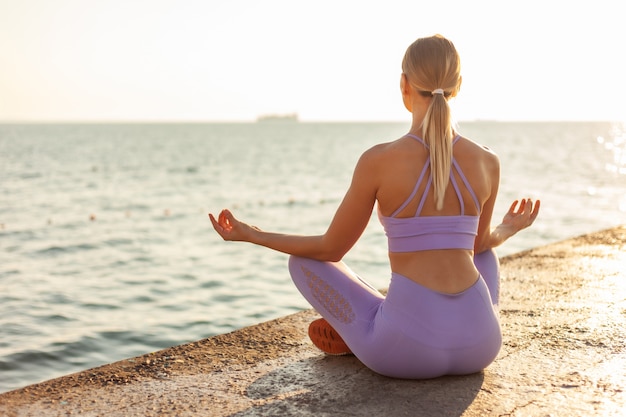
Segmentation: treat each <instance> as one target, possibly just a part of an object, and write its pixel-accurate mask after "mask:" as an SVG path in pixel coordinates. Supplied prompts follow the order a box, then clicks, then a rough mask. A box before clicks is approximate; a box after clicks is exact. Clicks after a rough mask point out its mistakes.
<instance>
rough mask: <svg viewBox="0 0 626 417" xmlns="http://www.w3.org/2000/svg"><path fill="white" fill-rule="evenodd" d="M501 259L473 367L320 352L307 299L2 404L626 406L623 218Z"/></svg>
mask: <svg viewBox="0 0 626 417" xmlns="http://www.w3.org/2000/svg"><path fill="white" fill-rule="evenodd" d="M528 233H532V232H528ZM501 262H502V293H501V319H502V327H503V334H504V344H503V349H502V351H501V353H500V355H499V357H498V358H497V360H496V361H495V362H494V363H493V364H492V365H491V366H490V367H489V368H487V369H486V370H485V371H484V372H481V373H478V374H473V375H468V376H463V377H443V378H437V379H432V380H426V381H409V380H395V379H390V378H386V377H382V376H379V375H377V374H374V373H373V372H371V371H369V370H368V369H367V368H365V367H364V366H363V365H361V364H360V362H359V361H358V360H357V359H356V358H354V357H351V356H340V357H332V356H324V355H323V354H321V353H320V352H319V351H317V350H316V349H315V348H314V347H313V345H311V343H310V342H309V340H308V338H307V335H306V330H307V326H308V323H309V322H310V321H311V320H312V319H313V318H314V317H317V314H316V313H315V312H314V311H311V310H309V311H304V312H301V313H297V314H294V315H291V316H287V317H283V318H280V319H277V320H273V321H270V322H266V323H261V324H259V325H256V326H252V327H248V328H245V329H241V330H238V331H235V332H232V333H228V334H224V335H219V336H215V337H212V338H209V339H205V340H201V341H198V342H194V343H190V344H186V345H181V346H176V347H172V348H169V349H165V350H162V351H159V352H156V353H152V354H147V355H144V356H139V357H136V358H132V359H127V360H123V361H120V362H116V363H113V364H110V365H105V366H102V367H99V368H94V369H90V370H86V371H83V372H79V373H76V374H72V375H68V376H65V377H62V378H58V379H54V380H50V381H46V382H43V383H40V384H36V385H31V386H28V387H25V388H22V389H19V390H15V391H11V392H7V393H4V394H0V415H6V416H75V415H80V416H101V415H106V416H133V415H141V416H157V415H158V416H164V415H172V416H187V415H203V416H252V415H259V416H265V415H267V416H276V415H292V416H294V415H296V416H297V415H301V416H311V415H315V416H336V415H349V416H361V415H363V416H365V415H367V416H371V415H393V416H401V415H407V416H499V415H506V416H539V415H541V416H545V415H551V416H557V415H558V416H612V415H615V416H617V415H622V413H623V410H624V409H625V407H626V394H625V393H624V389H625V388H626V376H625V369H626V340H625V337H626V331H625V329H626V326H625V324H626V227H624V226H622V227H616V228H613V229H609V230H605V231H601V232H598V233H593V234H590V235H585V236H581V237H578V238H574V239H570V240H566V241H563V242H559V243H555V244H551V245H548V246H545V247H541V248H537V249H533V250H530V251H526V252H522V253H519V254H516V255H513V256H509V257H506V258H503V259H502V260H501Z"/></svg>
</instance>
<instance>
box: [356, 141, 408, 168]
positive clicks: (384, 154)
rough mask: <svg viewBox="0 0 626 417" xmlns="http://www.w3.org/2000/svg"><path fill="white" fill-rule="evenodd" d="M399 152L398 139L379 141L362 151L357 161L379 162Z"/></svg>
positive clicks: (400, 150)
mask: <svg viewBox="0 0 626 417" xmlns="http://www.w3.org/2000/svg"><path fill="white" fill-rule="evenodd" d="M401 152H402V145H401V143H400V141H399V140H396V141H392V142H385V143H379V144H377V145H374V146H372V147H371V148H369V149H368V150H366V151H365V152H363V154H362V155H361V158H360V160H359V162H365V163H381V162H385V161H387V160H388V159H389V158H394V157H395V156H396V155H398V154H399V153H401Z"/></svg>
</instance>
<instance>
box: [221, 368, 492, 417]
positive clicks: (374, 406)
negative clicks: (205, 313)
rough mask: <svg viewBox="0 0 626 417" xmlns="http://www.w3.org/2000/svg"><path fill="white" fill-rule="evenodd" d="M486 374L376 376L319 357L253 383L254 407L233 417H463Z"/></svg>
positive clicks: (250, 393)
mask: <svg viewBox="0 0 626 417" xmlns="http://www.w3.org/2000/svg"><path fill="white" fill-rule="evenodd" d="M483 381H484V374H483V373H482V372H481V373H476V374H472V375H465V376H447V377H441V378H435V379H430V380H399V379H393V378H387V377H384V376H381V375H378V374H376V373H374V372H372V371H370V370H369V369H368V368H366V367H365V366H364V365H363V364H361V362H360V361H359V360H358V359H356V358H355V357H354V356H320V357H315V358H310V359H305V360H301V361H299V362H295V363H292V364H289V365H286V366H283V367H281V368H278V369H276V370H275V371H272V372H270V373H268V374H265V375H263V376H262V377H260V378H259V379H257V380H255V381H254V382H252V383H251V384H250V385H249V386H248V388H247V389H246V391H245V395H246V396H247V397H248V398H250V399H251V400H253V402H254V404H253V405H252V406H251V407H250V408H248V409H246V410H243V411H240V412H238V413H236V414H233V415H232V417H236V416H237V417H242V416H276V415H290V416H297V415H307V416H310V415H315V416H324V415H329V416H330V415H332V416H342V415H389V413H390V412H393V415H394V416H396V415H409V416H460V415H462V414H463V412H464V411H465V410H466V409H467V408H468V407H469V406H470V404H472V402H473V401H474V399H475V398H476V396H477V395H478V393H479V392H480V389H481V387H482V385H483Z"/></svg>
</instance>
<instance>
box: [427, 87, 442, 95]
mask: <svg viewBox="0 0 626 417" xmlns="http://www.w3.org/2000/svg"><path fill="white" fill-rule="evenodd" d="M430 94H431V95H433V96H434V95H435V94H441V95H442V96H443V95H444V94H443V89H442V88H438V89H436V90H433V91H431V93H430Z"/></svg>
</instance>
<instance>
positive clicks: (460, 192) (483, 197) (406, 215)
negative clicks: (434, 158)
mask: <svg viewBox="0 0 626 417" xmlns="http://www.w3.org/2000/svg"><path fill="white" fill-rule="evenodd" d="M372 152H373V153H375V154H377V156H378V159H379V165H378V166H379V169H377V174H378V178H377V179H375V181H378V184H379V185H378V194H377V199H378V211H379V217H380V219H381V222H382V223H383V226H384V227H385V230H386V232H387V235H388V238H389V252H390V254H389V256H390V260H391V266H392V271H394V272H397V273H400V274H402V275H405V276H407V277H408V278H409V279H411V280H413V281H415V282H418V283H420V284H422V285H425V286H427V287H429V288H431V289H434V290H438V291H442V292H449V293H456V292H460V291H463V290H464V289H466V288H468V287H469V286H471V285H472V284H473V283H474V282H475V281H476V279H477V276H478V273H477V271H476V269H475V267H474V264H473V261H472V258H473V251H472V250H473V243H474V239H475V237H476V234H477V230H478V223H479V218H480V214H481V211H482V207H483V206H484V204H485V203H486V202H487V201H489V197H490V196H491V193H492V190H493V184H492V183H493V181H494V179H495V180H496V181H497V175H496V176H495V177H496V178H493V175H492V173H493V171H494V169H495V170H497V167H498V160H497V157H496V156H495V155H494V154H493V153H491V152H490V151H489V150H487V149H485V148H483V147H481V146H479V145H477V144H476V143H474V142H472V141H470V140H468V139H465V138H462V137H460V136H457V137H456V138H455V140H454V143H453V154H452V160H453V164H452V167H453V168H452V169H451V172H450V180H449V183H448V186H447V187H446V190H445V194H444V199H443V206H442V208H441V210H437V209H436V203H435V195H434V190H433V187H432V182H431V181H432V174H431V172H430V159H429V157H430V155H429V150H428V147H427V146H425V145H424V142H423V140H422V139H421V138H420V137H419V136H415V135H410V134H409V135H407V136H405V137H403V138H401V139H399V140H397V141H395V142H391V143H387V144H383V145H379V146H378V147H375V148H373V149H372Z"/></svg>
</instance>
